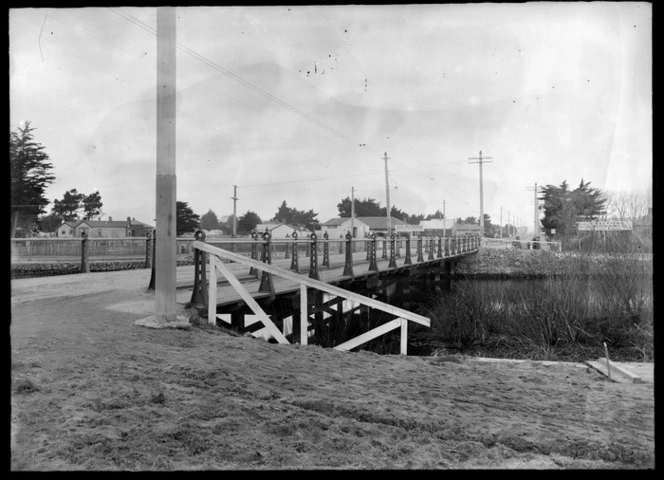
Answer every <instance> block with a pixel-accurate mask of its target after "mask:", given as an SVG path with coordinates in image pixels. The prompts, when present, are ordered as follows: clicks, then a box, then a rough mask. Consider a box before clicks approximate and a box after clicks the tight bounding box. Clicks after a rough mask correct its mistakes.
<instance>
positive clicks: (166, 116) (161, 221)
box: [135, 7, 189, 328]
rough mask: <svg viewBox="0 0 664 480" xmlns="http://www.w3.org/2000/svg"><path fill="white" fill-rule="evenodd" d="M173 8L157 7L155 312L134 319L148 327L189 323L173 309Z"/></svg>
mask: <svg viewBox="0 0 664 480" xmlns="http://www.w3.org/2000/svg"><path fill="white" fill-rule="evenodd" d="M175 13H176V12H175V8H174V7H158V8H157V82H156V89H157V92H156V93H157V142H156V143H157V169H156V198H155V203H156V218H155V221H156V230H155V232H156V233H157V238H156V239H155V240H156V241H155V259H154V262H155V315H153V316H151V317H148V318H144V319H140V320H137V321H136V322H135V323H136V325H142V326H146V327H151V328H166V327H176V328H180V326H182V325H183V324H186V325H187V326H188V325H189V322H188V320H187V319H185V318H184V317H178V316H177V313H176V309H175V287H176V278H175V273H176V257H175V249H176V220H175V218H176V198H177V195H176V187H177V180H176V168H175V159H176V148H175V139H176V128H175V120H176V100H175V94H176V89H175V79H176V65H175V53H176V45H177V39H176V28H175V18H176V17H175Z"/></svg>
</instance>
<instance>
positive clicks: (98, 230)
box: [97, 228, 101, 237]
mask: <svg viewBox="0 0 664 480" xmlns="http://www.w3.org/2000/svg"><path fill="white" fill-rule="evenodd" d="M97 236H98V237H101V228H98V229H97Z"/></svg>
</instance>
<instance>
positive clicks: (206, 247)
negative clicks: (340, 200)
mask: <svg viewBox="0 0 664 480" xmlns="http://www.w3.org/2000/svg"><path fill="white" fill-rule="evenodd" d="M194 247H195V248H196V250H197V251H200V252H201V253H207V255H208V256H209V269H208V271H209V277H210V278H209V284H208V289H207V297H208V300H209V301H208V312H207V317H208V322H209V323H211V324H216V321H217V272H219V273H221V274H222V275H223V276H224V277H225V278H226V279H227V280H228V282H229V283H230V284H231V285H232V286H233V288H234V289H235V291H236V292H237V293H238V294H239V295H240V296H241V298H242V299H243V300H244V302H245V303H246V304H247V306H248V307H249V308H250V309H251V310H252V311H253V312H254V314H255V315H256V317H257V318H258V320H259V321H260V322H261V323H262V324H263V326H264V328H265V329H266V330H267V331H268V332H269V333H270V334H271V335H272V336H273V337H274V338H275V340H276V341H277V342H279V343H282V344H288V343H290V342H289V341H288V339H287V338H286V336H285V335H284V334H283V333H282V332H281V331H280V330H279V328H278V327H277V326H276V325H275V323H274V322H273V321H272V320H271V319H270V317H269V316H268V315H267V314H266V313H265V312H264V311H263V309H262V308H261V307H260V305H259V304H258V302H257V301H256V300H255V299H254V298H253V296H252V295H251V294H250V293H249V292H248V290H247V289H246V288H245V286H244V285H243V284H242V283H241V282H240V281H239V280H238V279H237V277H236V276H235V275H234V274H233V272H232V271H231V270H230V269H229V268H228V266H227V264H226V263H225V262H224V260H225V261H227V262H228V261H231V262H237V263H241V264H243V265H246V266H248V267H250V268H252V269H255V270H257V271H261V272H262V273H263V278H266V276H265V275H266V274H267V275H277V276H279V277H282V278H285V279H288V280H290V281H293V282H296V283H297V284H298V286H299V291H300V318H299V341H300V343H301V344H303V345H306V344H307V339H308V336H309V326H310V321H309V320H310V308H309V297H308V296H309V290H319V291H322V292H325V293H327V294H329V295H334V296H336V297H340V298H342V299H344V300H348V301H351V302H355V303H357V304H359V305H362V306H365V307H367V308H373V309H377V310H380V311H382V312H385V313H388V314H390V315H392V316H394V317H395V318H394V319H393V320H390V321H388V322H386V323H384V324H382V325H380V326H378V327H376V328H373V329H372V330H369V331H368V332H366V333H363V334H361V335H359V336H357V337H355V338H352V339H350V340H348V341H345V342H344V343H342V344H340V345H337V346H335V347H334V349H336V350H351V349H353V348H356V347H358V346H360V345H362V344H364V343H366V342H368V341H370V340H373V339H375V338H377V337H379V336H381V335H384V334H386V333H388V332H391V331H392V330H395V329H397V328H399V329H400V353H401V354H403V355H405V354H406V353H407V335H408V322H414V323H417V324H420V325H424V326H427V327H429V326H431V321H430V319H429V318H427V317H424V316H422V315H418V314H415V313H412V312H409V311H407V310H404V309H402V308H399V307H395V306H393V305H389V304H386V303H383V302H380V301H378V300H375V299H372V298H369V297H365V296H363V295H360V294H357V293H354V292H350V291H348V290H344V289H342V288H339V287H337V286H334V285H330V284H328V283H325V282H322V281H320V280H318V279H315V278H311V275H310V276H308V277H307V276H304V275H300V274H298V273H295V272H293V271H291V270H287V269H285V268H283V267H279V266H276V265H271V264H269V263H267V262H263V261H259V260H256V259H254V258H248V257H246V256H245V255H241V254H238V253H235V252H232V251H229V250H226V249H222V248H219V247H215V246H213V245H210V244H208V243H205V242H203V241H198V240H197V241H195V242H194ZM314 251H315V250H314ZM261 283H262V282H261Z"/></svg>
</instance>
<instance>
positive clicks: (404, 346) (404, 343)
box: [399, 318, 408, 355]
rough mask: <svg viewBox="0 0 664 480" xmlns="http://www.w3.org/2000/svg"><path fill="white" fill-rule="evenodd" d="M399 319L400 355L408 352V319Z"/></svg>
mask: <svg viewBox="0 0 664 480" xmlns="http://www.w3.org/2000/svg"><path fill="white" fill-rule="evenodd" d="M399 320H401V342H400V343H401V349H400V352H401V355H407V354H408V353H407V352H408V320H406V319H403V318H400V319H399Z"/></svg>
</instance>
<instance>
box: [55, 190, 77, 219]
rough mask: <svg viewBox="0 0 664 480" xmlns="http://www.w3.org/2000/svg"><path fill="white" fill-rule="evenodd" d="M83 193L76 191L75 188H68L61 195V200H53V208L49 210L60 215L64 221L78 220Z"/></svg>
mask: <svg viewBox="0 0 664 480" xmlns="http://www.w3.org/2000/svg"><path fill="white" fill-rule="evenodd" d="M83 198H85V195H84V194H82V193H78V191H77V190H76V189H75V188H72V189H71V190H68V191H66V192H65V193H64V195H63V196H62V200H54V201H53V208H52V209H51V211H52V212H53V213H55V214H57V215H60V216H62V218H64V219H65V221H67V222H69V221H71V220H78V216H79V215H78V214H79V210H81V202H82V201H83Z"/></svg>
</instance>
